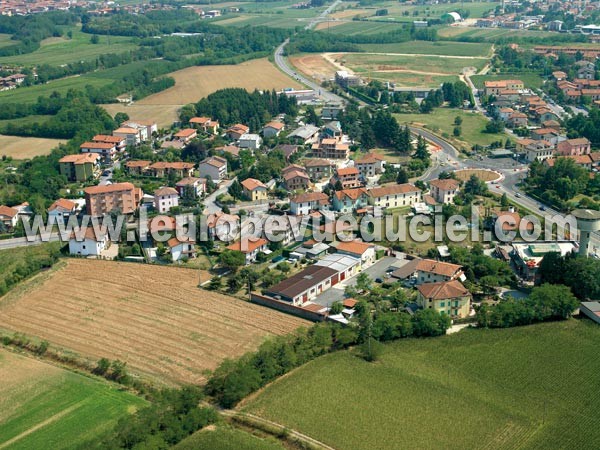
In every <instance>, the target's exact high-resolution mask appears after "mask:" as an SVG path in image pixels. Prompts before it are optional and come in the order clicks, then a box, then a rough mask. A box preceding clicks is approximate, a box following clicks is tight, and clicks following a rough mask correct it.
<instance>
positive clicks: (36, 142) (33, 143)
mask: <svg viewBox="0 0 600 450" xmlns="http://www.w3.org/2000/svg"><path fill="white" fill-rule="evenodd" d="M62 142H64V141H61V140H60V139H45V138H35V137H20V136H5V135H2V134H0V156H2V155H6V156H12V157H13V158H15V159H30V158H33V157H34V156H41V155H48V154H49V153H50V150H52V149H53V148H54V147H57V146H58V144H60V143H62Z"/></svg>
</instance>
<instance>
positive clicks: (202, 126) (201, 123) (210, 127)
mask: <svg viewBox="0 0 600 450" xmlns="http://www.w3.org/2000/svg"><path fill="white" fill-rule="evenodd" d="M190 126H192V127H194V128H197V129H199V130H201V131H202V132H203V133H206V134H217V131H218V130H219V121H217V120H212V119H211V118H210V117H192V118H191V119H190Z"/></svg>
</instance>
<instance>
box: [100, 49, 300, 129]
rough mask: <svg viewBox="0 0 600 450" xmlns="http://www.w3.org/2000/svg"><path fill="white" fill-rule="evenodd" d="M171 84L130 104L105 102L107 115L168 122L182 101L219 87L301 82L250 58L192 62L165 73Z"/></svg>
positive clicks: (265, 86)
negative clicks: (227, 62)
mask: <svg viewBox="0 0 600 450" xmlns="http://www.w3.org/2000/svg"><path fill="white" fill-rule="evenodd" d="M169 76H171V77H173V78H174V79H175V86H173V87H172V88H169V89H167V90H165V91H162V92H159V93H157V94H154V95H151V96H149V97H146V98H144V99H142V100H140V101H139V102H136V103H134V104H133V105H131V106H123V105H109V106H108V107H106V109H107V111H109V113H110V114H111V115H114V113H115V112H118V111H123V112H126V113H127V114H129V116H130V117H135V118H136V119H138V120H146V119H148V120H150V119H152V120H156V121H157V123H158V124H159V125H161V126H167V125H171V124H172V122H173V120H176V119H177V111H178V110H179V108H181V107H182V106H183V105H185V104H188V103H193V102H197V101H198V100H200V99H201V98H203V97H206V96H207V95H208V94H210V93H212V92H215V91H217V90H219V89H224V88H229V87H240V88H244V89H248V90H254V89H265V90H269V89H276V90H280V89H283V88H286V87H293V88H299V87H301V85H300V84H299V83H298V82H296V81H294V80H292V79H291V78H289V77H288V76H287V75H285V74H284V73H283V72H280V71H279V70H278V69H277V68H276V67H275V66H274V65H273V64H272V63H271V62H269V60H268V59H266V58H262V59H254V60H251V61H247V62H244V63H241V64H237V65H224V66H195V67H188V68H187V69H183V70H179V71H177V72H173V73H171V74H169Z"/></svg>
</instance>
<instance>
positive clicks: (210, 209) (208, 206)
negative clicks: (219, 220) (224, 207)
mask: <svg viewBox="0 0 600 450" xmlns="http://www.w3.org/2000/svg"><path fill="white" fill-rule="evenodd" d="M235 179H236V178H233V179H231V180H227V181H223V182H222V183H221V185H220V187H219V189H217V190H216V191H215V192H213V193H212V194H210V195H209V196H208V197H206V198H205V199H204V201H203V203H204V214H216V213H218V212H220V211H221V207H220V206H219V205H217V204H216V203H215V202H216V200H217V197H218V196H219V195H221V194H226V193H227V190H228V189H229V186H231V183H233V180H235Z"/></svg>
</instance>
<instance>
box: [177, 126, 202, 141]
mask: <svg viewBox="0 0 600 450" xmlns="http://www.w3.org/2000/svg"><path fill="white" fill-rule="evenodd" d="M196 136H198V131H196V130H195V129H194V128H184V129H183V130H179V131H178V132H177V133H175V134H174V135H173V137H174V138H175V139H176V140H178V141H179V142H182V143H184V144H187V143H188V142H190V141H191V140H192V139H194V138H195V137H196Z"/></svg>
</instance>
